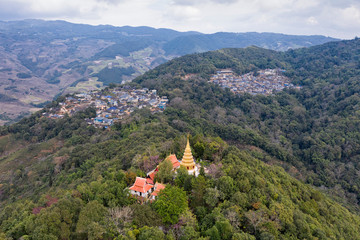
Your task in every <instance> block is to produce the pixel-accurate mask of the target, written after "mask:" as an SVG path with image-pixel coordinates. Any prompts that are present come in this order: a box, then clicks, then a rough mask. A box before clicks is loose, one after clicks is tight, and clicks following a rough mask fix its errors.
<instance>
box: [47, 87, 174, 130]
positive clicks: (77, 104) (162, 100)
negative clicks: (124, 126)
mask: <svg viewBox="0 0 360 240" xmlns="http://www.w3.org/2000/svg"><path fill="white" fill-rule="evenodd" d="M167 103H168V98H167V97H166V96H163V97H159V96H158V95H157V93H156V90H149V89H147V88H143V89H135V88H132V87H129V86H124V87H118V88H114V89H112V90H109V91H98V90H97V91H92V92H87V93H79V94H75V95H73V96H68V97H66V98H65V101H63V102H60V103H59V106H58V107H55V108H50V109H49V111H47V112H45V113H43V116H44V117H48V118H52V119H58V118H63V117H64V116H65V115H66V114H67V115H69V116H72V115H74V114H75V113H76V112H78V111H82V110H85V109H86V108H88V107H94V108H95V109H96V117H95V118H92V119H86V121H87V122H88V124H89V125H93V126H95V127H103V128H108V127H109V126H111V125H113V124H114V122H116V121H117V120H120V119H122V118H124V117H125V116H128V115H129V114H130V113H131V112H133V111H134V110H135V109H142V108H149V109H150V111H151V112H152V113H156V112H162V111H164V110H165V108H166V105H167Z"/></svg>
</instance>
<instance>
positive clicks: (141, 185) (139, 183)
mask: <svg viewBox="0 0 360 240" xmlns="http://www.w3.org/2000/svg"><path fill="white" fill-rule="evenodd" d="M152 187H153V185H152V184H148V183H147V182H146V179H145V178H141V177H136V180H135V183H134V185H132V186H131V187H130V188H129V189H130V190H133V191H137V192H141V193H146V192H147V191H149V190H150V189H151V188H152Z"/></svg>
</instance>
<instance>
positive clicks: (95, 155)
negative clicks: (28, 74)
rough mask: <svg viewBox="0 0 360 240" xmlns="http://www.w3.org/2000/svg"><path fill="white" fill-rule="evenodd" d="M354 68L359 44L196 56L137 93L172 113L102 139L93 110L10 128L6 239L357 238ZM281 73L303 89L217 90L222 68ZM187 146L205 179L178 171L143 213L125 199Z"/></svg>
mask: <svg viewBox="0 0 360 240" xmlns="http://www.w3.org/2000/svg"><path fill="white" fill-rule="evenodd" d="M359 56H360V40H358V39H355V40H351V41H342V42H335V43H328V44H325V45H321V46H316V47H312V48H309V49H298V50H290V51H287V52H284V53H279V52H275V51H271V50H264V49H261V48H257V47H249V48H246V49H223V50H219V51H214V52H207V53H202V54H195V55H187V56H184V57H181V58H177V59H174V60H172V61H170V62H168V63H165V64H163V65H161V66H159V67H157V68H155V69H154V70H151V71H149V72H147V73H146V74H144V75H143V76H141V77H139V78H137V79H135V81H134V82H133V83H132V85H133V86H139V87H140V86H141V87H148V88H150V89H157V91H158V93H159V94H160V95H166V96H168V98H169V99H170V104H169V106H168V107H167V109H166V110H165V111H164V113H157V114H151V113H150V111H149V110H147V109H141V110H138V111H135V112H134V113H132V114H131V116H129V117H128V118H126V119H123V120H122V121H121V122H119V123H116V124H115V125H114V126H113V127H112V128H111V129H110V130H102V129H95V128H93V127H92V126H88V125H87V123H86V122H85V121H83V119H84V118H86V117H92V116H94V114H95V112H94V109H91V108H89V109H87V110H86V111H84V112H79V113H78V114H76V115H75V116H73V117H68V116H66V117H65V118H63V119H59V120H53V119H47V118H43V117H42V114H41V112H38V113H36V114H33V115H32V116H31V117H29V118H24V119H23V120H21V121H20V122H19V123H17V124H14V125H11V126H8V127H3V128H1V137H0V154H1V156H0V157H1V158H0V209H1V211H0V239H2V238H3V239H20V238H22V239H211V240H212V239H360V237H359V236H360V227H359V226H360V217H359V200H360V192H359V187H360V181H359V170H360V166H359V163H358V162H359V161H358V158H359V157H360V156H359V153H360V152H359V149H360V146H359V144H360V143H359V139H360V138H359V127H360V126H359V119H358V113H357V112H358V111H359V109H358V108H359V106H360V105H359V97H358V92H359V81H358V80H359V79H358V78H359V76H360V75H359V70H360V61H359V60H360V58H359ZM277 67H279V68H283V69H286V75H287V76H288V77H289V78H291V79H292V81H293V82H294V83H296V84H298V85H301V86H302V88H301V89H300V90H295V89H286V90H284V91H281V92H278V93H274V94H273V95H271V96H262V95H256V96H251V95H249V94H242V95H234V94H233V93H231V92H230V91H229V90H226V89H225V90H224V89H221V88H220V87H218V86H216V85H213V84H210V83H208V79H209V77H210V76H211V74H213V73H214V72H215V71H216V70H218V69H224V68H231V69H233V70H234V71H235V72H237V73H239V74H240V73H246V72H249V71H257V70H259V69H265V68H277ZM61 100H62V99H61V97H60V98H59V99H58V100H57V101H55V102H53V103H51V104H50V105H49V106H48V107H52V106H56V105H57V103H58V102H60V101H61ZM43 111H46V108H45V109H44V110H43ZM187 133H190V143H191V146H192V152H193V155H194V157H195V158H196V160H197V162H198V163H201V165H202V168H201V171H200V172H201V173H200V176H199V177H197V178H195V177H193V176H190V175H188V174H187V172H186V171H184V169H182V168H180V169H179V170H178V173H177V174H176V175H173V173H172V172H171V171H169V172H167V173H166V174H168V175H169V177H165V178H162V179H160V180H161V181H163V182H164V183H166V184H167V185H166V188H165V189H164V190H162V191H161V192H160V194H159V196H158V198H157V200H156V201H154V202H152V203H147V204H142V205H141V204H139V203H137V201H136V199H135V198H133V197H131V195H129V193H128V190H127V187H129V186H131V185H132V184H133V182H134V179H135V177H136V176H142V177H144V176H145V174H146V172H148V171H149V170H151V169H153V168H154V167H155V166H156V165H157V164H158V163H163V162H164V159H165V158H166V156H167V155H168V154H169V153H175V154H176V155H177V157H178V159H181V157H182V154H183V151H184V148H185V143H186V134H187ZM140 143H141V144H140ZM165 162H166V161H165ZM164 165H165V164H164ZM160 166H162V164H160ZM205 169H206V170H207V171H205ZM160 180H159V181H160Z"/></svg>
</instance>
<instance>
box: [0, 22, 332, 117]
mask: <svg viewBox="0 0 360 240" xmlns="http://www.w3.org/2000/svg"><path fill="white" fill-rule="evenodd" d="M219 34H220V35H221V34H224V33H219ZM219 34H212V35H207V34H202V33H194V32H178V31H175V30H171V29H162V28H161V29H155V28H151V27H127V26H125V27H114V26H110V25H100V26H92V25H86V24H72V23H69V22H66V21H44V20H23V21H9V22H1V24H0V54H1V55H2V56H5V59H4V61H3V62H1V63H0V79H1V85H0V93H1V94H4V95H7V96H8V97H10V98H15V99H18V101H19V102H21V104H22V105H21V106H20V105H19V107H18V108H17V107H14V105H10V104H8V103H6V102H2V107H1V108H0V113H1V116H4V117H2V119H0V120H1V121H3V122H4V121H5V122H8V123H10V122H12V120H14V121H15V120H18V119H19V118H21V116H25V115H28V114H29V111H30V110H31V111H33V110H36V108H34V106H40V105H41V104H44V103H46V102H48V101H51V100H52V99H53V98H54V97H55V96H57V95H59V94H66V93H68V92H78V91H87V90H91V89H99V88H101V87H103V85H106V84H107V83H108V82H110V81H111V79H99V78H98V77H96V75H97V74H98V73H99V72H100V71H101V70H103V69H110V68H112V67H114V68H122V69H126V68H129V67H132V68H133V69H134V73H133V74H130V75H122V77H121V78H119V79H118V82H117V83H121V82H126V81H131V80H132V79H133V78H135V77H136V76H139V75H141V74H142V73H144V72H146V71H147V70H149V69H152V68H154V67H156V66H158V65H159V64H161V63H164V62H166V61H168V60H170V59H172V58H174V57H179V56H180V55H183V54H187V53H193V52H202V51H208V50H213V49H218V48H223V47H227V46H229V45H231V46H237V47H244V46H245V45H253V44H255V37H254V36H257V37H256V42H257V43H258V44H260V43H261V44H263V45H264V44H265V43H267V44H265V45H266V46H265V47H269V48H277V47H278V45H277V43H276V41H274V40H273V39H272V38H273V37H263V36H265V35H264V34H257V33H251V34H250V35H251V36H252V37H251V36H250V37H247V38H246V39H245V40H244V39H241V38H240V37H236V36H239V35H238V34H235V33H234V34H232V33H228V34H227V35H226V37H218V36H219ZM239 34H240V33H239ZM214 36H215V37H214ZM273 36H280V38H282V37H284V36H287V35H282V34H275V35H273ZM184 37H185V40H186V41H184V42H182V40H181V38H184ZM178 38H180V40H179V39H178ZM198 38H200V40H199V39H198ZM203 38H205V39H207V40H206V41H202V40H201V39H203ZM294 38H295V39H297V38H298V37H297V36H294ZM309 38H314V41H313V42H312V43H311V44H319V43H323V42H324V41H330V40H337V39H329V38H326V37H323V38H322V39H318V38H319V37H316V36H314V37H309ZM176 39H178V40H176ZM189 40H190V42H192V44H189ZM269 41H270V43H268V42H269ZM292 41H295V40H294V39H292V40H291V39H290V38H289V40H284V41H282V45H281V46H288V47H303V46H309V44H308V43H305V42H302V43H301V44H299V43H296V44H295V43H294V44H293V43H292ZM261 44H260V45H261ZM134 46H136V47H134ZM129 49H130V50H131V51H130V50H129ZM104 51H105V52H106V54H105V56H107V57H103V56H102V55H101V53H103V52H104ZM116 70H117V69H115V70H114V72H116ZM110 71H111V69H110ZM18 74H20V76H24V74H28V75H30V77H29V78H19V77H18ZM109 76H111V75H109ZM30 83H31V84H30ZM30 85H31V87H29V86H30ZM15 106H16V105H15ZM11 119H12V120H11ZM1 121H0V123H1Z"/></svg>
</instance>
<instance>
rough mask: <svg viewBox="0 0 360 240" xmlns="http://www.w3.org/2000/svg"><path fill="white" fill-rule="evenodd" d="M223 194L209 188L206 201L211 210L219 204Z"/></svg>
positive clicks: (206, 192)
mask: <svg viewBox="0 0 360 240" xmlns="http://www.w3.org/2000/svg"><path fill="white" fill-rule="evenodd" d="M221 195H222V193H221V192H220V191H219V190H218V189H216V188H207V189H206V190H205V195H204V200H205V203H206V204H207V205H209V207H210V208H214V207H216V205H217V204H218V202H219V200H220V198H221Z"/></svg>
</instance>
